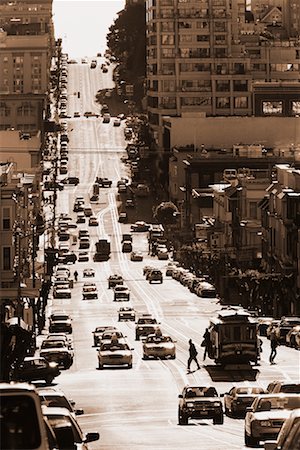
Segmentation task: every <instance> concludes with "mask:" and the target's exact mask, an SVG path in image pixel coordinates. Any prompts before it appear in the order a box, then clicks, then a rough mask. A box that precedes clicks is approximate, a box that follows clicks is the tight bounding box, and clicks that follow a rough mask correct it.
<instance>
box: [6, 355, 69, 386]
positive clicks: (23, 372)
mask: <svg viewBox="0 0 300 450" xmlns="http://www.w3.org/2000/svg"><path fill="white" fill-rule="evenodd" d="M58 375H60V370H59V368H58V364H56V363H55V362H49V361H47V360H46V359H45V358H40V357H36V356H34V357H26V358H24V361H23V362H21V364H20V365H19V366H18V367H17V368H16V371H15V376H16V379H17V380H19V381H27V382H29V383H31V382H32V381H38V380H45V382H46V384H51V383H52V381H53V380H54V378H56V377H58Z"/></svg>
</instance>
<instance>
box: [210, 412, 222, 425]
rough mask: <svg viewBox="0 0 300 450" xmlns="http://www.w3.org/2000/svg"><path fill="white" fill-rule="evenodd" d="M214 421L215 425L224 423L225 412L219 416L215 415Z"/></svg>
mask: <svg viewBox="0 0 300 450" xmlns="http://www.w3.org/2000/svg"><path fill="white" fill-rule="evenodd" d="M213 422H214V424H215V425H223V423H224V416H223V414H220V415H219V416H216V417H214V419H213Z"/></svg>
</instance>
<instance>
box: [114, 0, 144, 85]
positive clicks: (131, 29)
mask: <svg viewBox="0 0 300 450" xmlns="http://www.w3.org/2000/svg"><path fill="white" fill-rule="evenodd" d="M106 39H107V45H108V48H109V49H110V51H111V53H112V54H113V55H114V56H115V57H116V58H117V59H118V60H120V61H121V64H122V66H123V67H124V69H125V71H126V72H127V74H128V81H129V80H130V81H133V80H136V79H138V78H139V77H144V76H145V69H146V7H145V4H133V5H129V6H127V7H126V8H125V9H124V10H123V11H121V12H120V13H119V16H118V18H117V19H116V20H115V21H114V23H113V25H111V26H110V28H109V33H108V34H107V36H106Z"/></svg>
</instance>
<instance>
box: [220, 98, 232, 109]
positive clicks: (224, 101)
mask: <svg viewBox="0 0 300 450" xmlns="http://www.w3.org/2000/svg"><path fill="white" fill-rule="evenodd" d="M217 108H224V109H226V108H230V98H229V97H217Z"/></svg>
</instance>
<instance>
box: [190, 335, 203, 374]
mask: <svg viewBox="0 0 300 450" xmlns="http://www.w3.org/2000/svg"><path fill="white" fill-rule="evenodd" d="M197 355H198V352H197V350H196V347H195V344H194V343H193V341H192V339H190V340H189V359H188V367H187V370H188V372H190V368H191V362H192V361H195V363H196V364H197V367H198V369H201V367H200V364H199V363H198V360H197Z"/></svg>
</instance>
